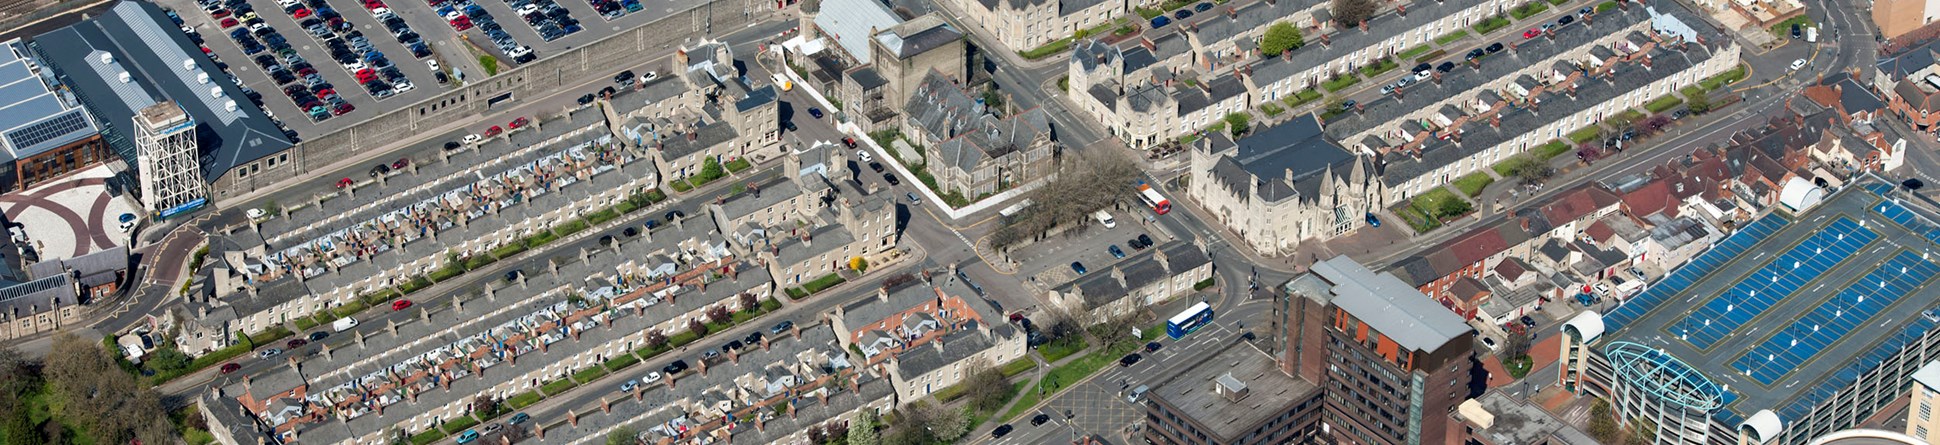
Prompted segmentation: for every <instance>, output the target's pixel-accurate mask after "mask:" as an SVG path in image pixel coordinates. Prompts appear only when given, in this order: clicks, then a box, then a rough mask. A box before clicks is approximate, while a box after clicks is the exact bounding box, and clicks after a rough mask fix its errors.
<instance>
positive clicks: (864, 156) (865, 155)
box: [855, 150, 876, 164]
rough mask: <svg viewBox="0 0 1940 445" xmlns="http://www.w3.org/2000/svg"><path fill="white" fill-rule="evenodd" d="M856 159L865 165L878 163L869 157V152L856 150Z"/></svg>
mask: <svg viewBox="0 0 1940 445" xmlns="http://www.w3.org/2000/svg"><path fill="white" fill-rule="evenodd" d="M855 157H856V159H861V160H862V163H864V164H867V163H870V162H876V158H874V157H871V156H869V150H856V151H855Z"/></svg>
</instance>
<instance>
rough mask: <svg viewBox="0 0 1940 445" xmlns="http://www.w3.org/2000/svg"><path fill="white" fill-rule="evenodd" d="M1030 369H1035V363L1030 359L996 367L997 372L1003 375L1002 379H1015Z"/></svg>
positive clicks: (1026, 358)
mask: <svg viewBox="0 0 1940 445" xmlns="http://www.w3.org/2000/svg"><path fill="white" fill-rule="evenodd" d="M1032 369H1037V362H1035V361H1032V360H1031V359H1030V357H1025V358H1020V359H1017V360H1013V361H1011V362H1010V363H1005V364H1004V366H999V367H997V372H1001V373H1003V374H1004V377H1015V376H1017V375H1018V374H1023V373H1025V372H1029V371H1030V370H1032Z"/></svg>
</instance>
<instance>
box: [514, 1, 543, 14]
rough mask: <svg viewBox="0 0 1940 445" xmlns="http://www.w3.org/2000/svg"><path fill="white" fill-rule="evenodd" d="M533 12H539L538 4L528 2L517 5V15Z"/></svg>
mask: <svg viewBox="0 0 1940 445" xmlns="http://www.w3.org/2000/svg"><path fill="white" fill-rule="evenodd" d="M535 12H539V5H534V4H530V3H528V4H526V5H525V6H520V7H519V15H522V16H525V15H532V13H535Z"/></svg>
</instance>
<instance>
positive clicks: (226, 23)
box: [219, 17, 242, 29]
mask: <svg viewBox="0 0 1940 445" xmlns="http://www.w3.org/2000/svg"><path fill="white" fill-rule="evenodd" d="M219 23H220V24H221V25H222V28H223V29H229V28H234V27H236V25H240V24H242V23H241V22H237V21H236V18H235V17H223V18H222V21H221V22H219Z"/></svg>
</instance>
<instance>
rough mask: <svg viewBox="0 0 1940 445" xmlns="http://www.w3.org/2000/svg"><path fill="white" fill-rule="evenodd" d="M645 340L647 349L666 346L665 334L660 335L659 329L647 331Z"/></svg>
mask: <svg viewBox="0 0 1940 445" xmlns="http://www.w3.org/2000/svg"><path fill="white" fill-rule="evenodd" d="M646 340H647V347H650V348H658V347H661V346H667V334H663V333H661V332H660V330H659V329H654V330H649V331H647V338H646Z"/></svg>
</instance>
